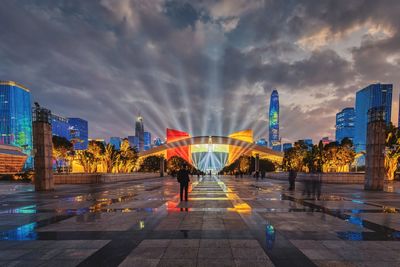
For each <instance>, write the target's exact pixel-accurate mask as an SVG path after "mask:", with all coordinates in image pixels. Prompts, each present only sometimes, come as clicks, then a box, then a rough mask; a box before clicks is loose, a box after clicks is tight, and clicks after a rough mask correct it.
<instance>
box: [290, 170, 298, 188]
mask: <svg viewBox="0 0 400 267" xmlns="http://www.w3.org/2000/svg"><path fill="white" fill-rule="evenodd" d="M296 176H297V173H296V171H295V170H294V169H290V171H289V190H290V191H293V190H294V187H295V181H296Z"/></svg>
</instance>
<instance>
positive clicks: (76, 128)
mask: <svg viewBox="0 0 400 267" xmlns="http://www.w3.org/2000/svg"><path fill="white" fill-rule="evenodd" d="M68 121H69V124H70V126H71V128H70V129H71V130H70V133H71V142H72V143H73V144H74V149H75V150H85V149H87V148H88V143H89V142H88V139H89V128H88V122H87V121H85V120H83V119H80V118H69V119H68Z"/></svg>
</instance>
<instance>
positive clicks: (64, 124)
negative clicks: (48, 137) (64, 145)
mask: <svg viewBox="0 0 400 267" xmlns="http://www.w3.org/2000/svg"><path fill="white" fill-rule="evenodd" d="M51 132H52V134H53V135H55V136H59V137H64V138H66V139H67V140H70V139H71V133H70V125H69V121H68V119H67V118H64V117H61V116H58V115H55V114H51Z"/></svg>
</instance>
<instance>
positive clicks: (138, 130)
mask: <svg viewBox="0 0 400 267" xmlns="http://www.w3.org/2000/svg"><path fill="white" fill-rule="evenodd" d="M135 136H136V137H137V138H138V140H139V141H138V142H139V143H138V145H137V148H138V150H139V151H143V149H144V125H143V117H142V116H140V115H139V116H138V117H137V119H136V123H135Z"/></svg>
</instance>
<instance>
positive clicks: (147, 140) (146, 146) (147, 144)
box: [143, 132, 151, 150]
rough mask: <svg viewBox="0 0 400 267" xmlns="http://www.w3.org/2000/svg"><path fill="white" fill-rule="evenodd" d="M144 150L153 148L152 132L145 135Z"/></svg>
mask: <svg viewBox="0 0 400 267" xmlns="http://www.w3.org/2000/svg"><path fill="white" fill-rule="evenodd" d="M143 140H144V144H143V149H144V150H149V149H150V148H151V133H150V132H144V134H143Z"/></svg>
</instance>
